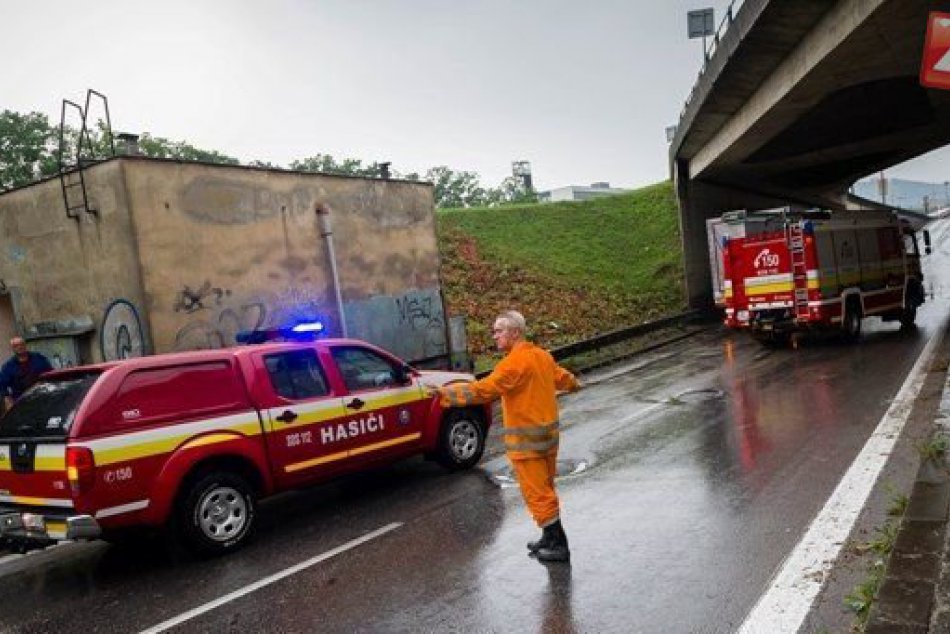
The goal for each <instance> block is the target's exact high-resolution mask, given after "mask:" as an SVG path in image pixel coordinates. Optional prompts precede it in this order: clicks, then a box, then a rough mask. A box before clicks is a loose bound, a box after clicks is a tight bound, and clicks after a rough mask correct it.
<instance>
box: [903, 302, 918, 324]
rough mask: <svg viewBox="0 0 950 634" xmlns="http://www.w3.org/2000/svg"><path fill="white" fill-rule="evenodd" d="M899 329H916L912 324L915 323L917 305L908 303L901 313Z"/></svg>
mask: <svg viewBox="0 0 950 634" xmlns="http://www.w3.org/2000/svg"><path fill="white" fill-rule="evenodd" d="M900 320H901V328H903V329H904V330H913V329H914V328H916V327H917V325H916V324H915V323H914V322H915V321H917V304H914V303H909V304H907V305H906V306H904V309H903V310H902V311H901V316H900Z"/></svg>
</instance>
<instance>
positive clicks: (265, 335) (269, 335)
mask: <svg viewBox="0 0 950 634" xmlns="http://www.w3.org/2000/svg"><path fill="white" fill-rule="evenodd" d="M325 330H326V326H324V325H323V322H322V321H307V322H301V323H299V324H297V325H295V326H291V327H289V328H287V327H284V328H268V329H266V330H242V331H241V332H239V333H237V334H236V335H235V336H234V338H235V339H236V340H237V342H238V343H243V344H254V343H266V342H268V341H312V340H313V339H315V338H317V337H319V336H320V335H322V334H324V331H325Z"/></svg>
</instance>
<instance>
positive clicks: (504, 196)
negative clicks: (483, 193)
mask: <svg viewBox="0 0 950 634" xmlns="http://www.w3.org/2000/svg"><path fill="white" fill-rule="evenodd" d="M491 198H492V200H491V201H490V204H498V205H506V204H508V205H510V204H520V203H536V202H538V193H537V192H536V191H534V189H533V188H525V186H524V184H523V183H522V182H521V179H519V178H515V177H514V176H509V177H507V178H505V179H504V180H503V181H501V184H500V185H499V186H498V187H497V188H496V189H494V190H492V196H491Z"/></svg>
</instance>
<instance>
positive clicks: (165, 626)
mask: <svg viewBox="0 0 950 634" xmlns="http://www.w3.org/2000/svg"><path fill="white" fill-rule="evenodd" d="M401 526H402V522H393V523H392V524H387V525H386V526H383V527H382V528H378V529H376V530H375V531H373V532H371V533H367V534H366V535H363V536H362V537H359V538H357V539H354V540H352V541H348V542H347V543H345V544H342V545H340V546H337V547H336V548H334V549H332V550H328V551H327V552H325V553H322V554H320V555H317V556H315V557H311V558H310V559H308V560H306V561H303V562H300V563H299V564H297V565H295V566H291V567H290V568H286V569H284V570H281V571H280V572H277V573H274V574H272V575H270V576H267V577H264V578H263V579H261V580H260V581H255V582H254V583H252V584H250V585H247V586H244V587H243V588H239V589H238V590H235V591H234V592H230V593H228V594H226V595H224V596H222V597H220V598H218V599H215V600H214V601H209V602H208V603H205V604H203V605H199V606H198V607H196V608H194V609H191V610H188V611H187V612H183V613H182V614H179V615H178V616H176V617H174V618H171V619H168V620H167V621H162V622H161V623H159V624H158V625H154V626H152V627H150V628H148V629H147V630H142V632H141V634H155V633H157V632H164V631H166V630H169V629H171V628H173V627H175V626H176V625H181V624H182V623H184V622H185V621H190V620H191V619H193V618H195V617H196V616H201V615H202V614H204V613H206V612H210V611H211V610H214V609H215V608H217V607H220V606H222V605H224V604H225V603H230V602H231V601H234V600H235V599H239V598H241V597H243V596H245V595H248V594H250V593H252V592H256V591H257V590H260V589H261V588H263V587H265V586H269V585H270V584H272V583H275V582H277V581H280V580H281V579H285V578H287V577H289V576H291V575H295V574H297V573H298V572H300V571H301V570H306V569H307V568H309V567H311V566H314V565H316V564H318V563H320V562H322V561H326V560H327V559H330V558H332V557H336V556H337V555H339V554H341V553H344V552H346V551H347V550H351V549H353V548H356V547H357V546H360V545H362V544H365V543H366V542H368V541H371V540H373V539H376V538H377V537H381V536H382V535H385V534H386V533H388V532H390V531H394V530H396V529H397V528H399V527H401Z"/></svg>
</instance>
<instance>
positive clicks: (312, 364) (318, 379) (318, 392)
mask: <svg viewBox="0 0 950 634" xmlns="http://www.w3.org/2000/svg"><path fill="white" fill-rule="evenodd" d="M264 364H265V365H266V366H267V374H268V375H269V376H270V382H271V385H273V386H274V391H275V392H277V393H278V394H280V395H281V396H283V397H284V398H289V399H292V400H297V401H299V400H302V399H307V398H317V397H320V396H326V395H328V394H329V393H330V390H329V389H328V388H327V381H326V378H325V377H324V376H323V368H321V367H320V361H319V360H318V359H317V353H316V352H314V351H313V350H294V351H293V352H281V353H278V354H269V355H267V356H265V357H264Z"/></svg>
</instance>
